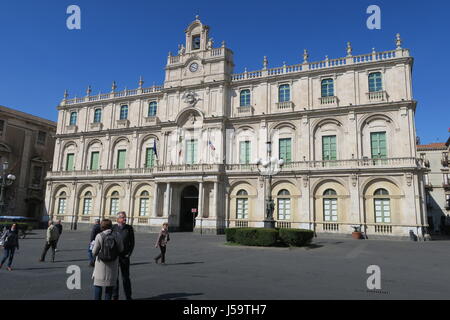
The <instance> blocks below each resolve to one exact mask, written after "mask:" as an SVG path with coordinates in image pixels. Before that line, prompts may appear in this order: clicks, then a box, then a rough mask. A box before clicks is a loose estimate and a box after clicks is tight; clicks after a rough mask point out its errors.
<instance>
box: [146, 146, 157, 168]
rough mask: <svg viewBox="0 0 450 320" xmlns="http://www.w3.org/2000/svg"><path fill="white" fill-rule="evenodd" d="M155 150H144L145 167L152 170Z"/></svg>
mask: <svg viewBox="0 0 450 320" xmlns="http://www.w3.org/2000/svg"><path fill="white" fill-rule="evenodd" d="M154 159H155V150H153V148H147V149H145V167H146V168H152V167H153V165H154V161H155V160H154Z"/></svg>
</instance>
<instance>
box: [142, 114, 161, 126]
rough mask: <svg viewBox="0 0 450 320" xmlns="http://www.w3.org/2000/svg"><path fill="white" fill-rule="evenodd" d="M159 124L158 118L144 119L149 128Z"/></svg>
mask: <svg viewBox="0 0 450 320" xmlns="http://www.w3.org/2000/svg"><path fill="white" fill-rule="evenodd" d="M158 123H159V118H158V117H157V116H149V117H145V124H147V125H150V126H155V125H157V124H158Z"/></svg>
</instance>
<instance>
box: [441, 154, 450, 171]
mask: <svg viewBox="0 0 450 320" xmlns="http://www.w3.org/2000/svg"><path fill="white" fill-rule="evenodd" d="M441 164H442V166H443V167H445V168H447V167H448V166H449V165H450V160H449V158H448V154H446V155H444V156H442V159H441Z"/></svg>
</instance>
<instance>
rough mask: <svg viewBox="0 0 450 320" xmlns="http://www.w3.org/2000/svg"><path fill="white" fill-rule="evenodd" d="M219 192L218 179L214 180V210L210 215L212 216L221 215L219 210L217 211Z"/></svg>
mask: <svg viewBox="0 0 450 320" xmlns="http://www.w3.org/2000/svg"><path fill="white" fill-rule="evenodd" d="M218 192H219V182H218V181H214V200H213V204H214V205H213V210H212V212H210V217H211V218H217V217H218V216H219V215H218V212H217V209H218V206H217V194H218Z"/></svg>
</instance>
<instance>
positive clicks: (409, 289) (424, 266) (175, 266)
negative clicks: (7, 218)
mask: <svg viewBox="0 0 450 320" xmlns="http://www.w3.org/2000/svg"><path fill="white" fill-rule="evenodd" d="M88 238H89V233H88V232H80V231H76V232H75V231H74V232H71V231H64V232H63V235H62V237H61V240H60V243H59V245H58V249H59V251H58V252H57V257H56V262H55V263H51V262H44V263H40V262H38V258H39V255H40V253H41V250H42V248H43V244H44V231H43V230H37V231H35V232H34V233H33V234H32V235H29V236H28V237H27V238H26V239H24V240H21V241H20V251H19V253H18V254H16V256H15V259H14V263H13V271H12V272H9V271H7V270H6V266H3V268H2V269H1V270H0V281H1V286H2V288H3V289H2V290H0V299H37V300H49V299H50V300H59V299H63V300H74V299H92V298H93V288H92V279H91V275H92V268H90V267H89V266H88V260H87V242H88V241H86V240H87V239H88ZM155 240H156V234H143V233H138V234H136V249H135V251H134V254H133V256H132V266H131V275H132V286H133V298H134V299H155V300H172V299H184V300H186V299H189V300H190V299H195V300H205V299H208V300H209V299H225V300H228V299H238V300H240V299H250V300H259V299H269V300H277V299H416V298H417V299H450V287H449V284H448V279H449V278H450V270H449V269H450V268H449V267H448V266H449V265H450V257H449V256H450V255H449V253H448V251H449V244H450V242H448V241H430V242H409V241H382V240H353V239H322V238H316V239H315V240H314V243H313V245H311V246H310V247H307V248H256V247H241V246H230V245H226V244H225V237H224V236H212V235H199V234H192V233H172V234H171V241H170V242H169V247H168V250H167V265H165V266H163V265H156V264H155V263H154V261H153V257H154V256H155V255H156V254H157V252H158V250H157V249H156V248H154V242H155ZM49 254H50V252H49V253H48V257H47V259H48V258H49V257H50V256H49ZM70 265H78V266H80V268H81V289H80V290H69V289H68V288H67V285H66V281H67V278H68V277H69V274H67V273H66V270H67V267H68V266H70ZM369 265H378V266H379V267H380V269H381V290H379V291H376V292H374V291H369V290H368V289H367V285H366V283H367V279H368V277H369V276H370V275H369V274H367V273H366V271H367V267H368V266H369ZM121 289H122V288H121ZM122 294H123V293H122V292H121V298H122V297H123V295H122Z"/></svg>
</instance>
